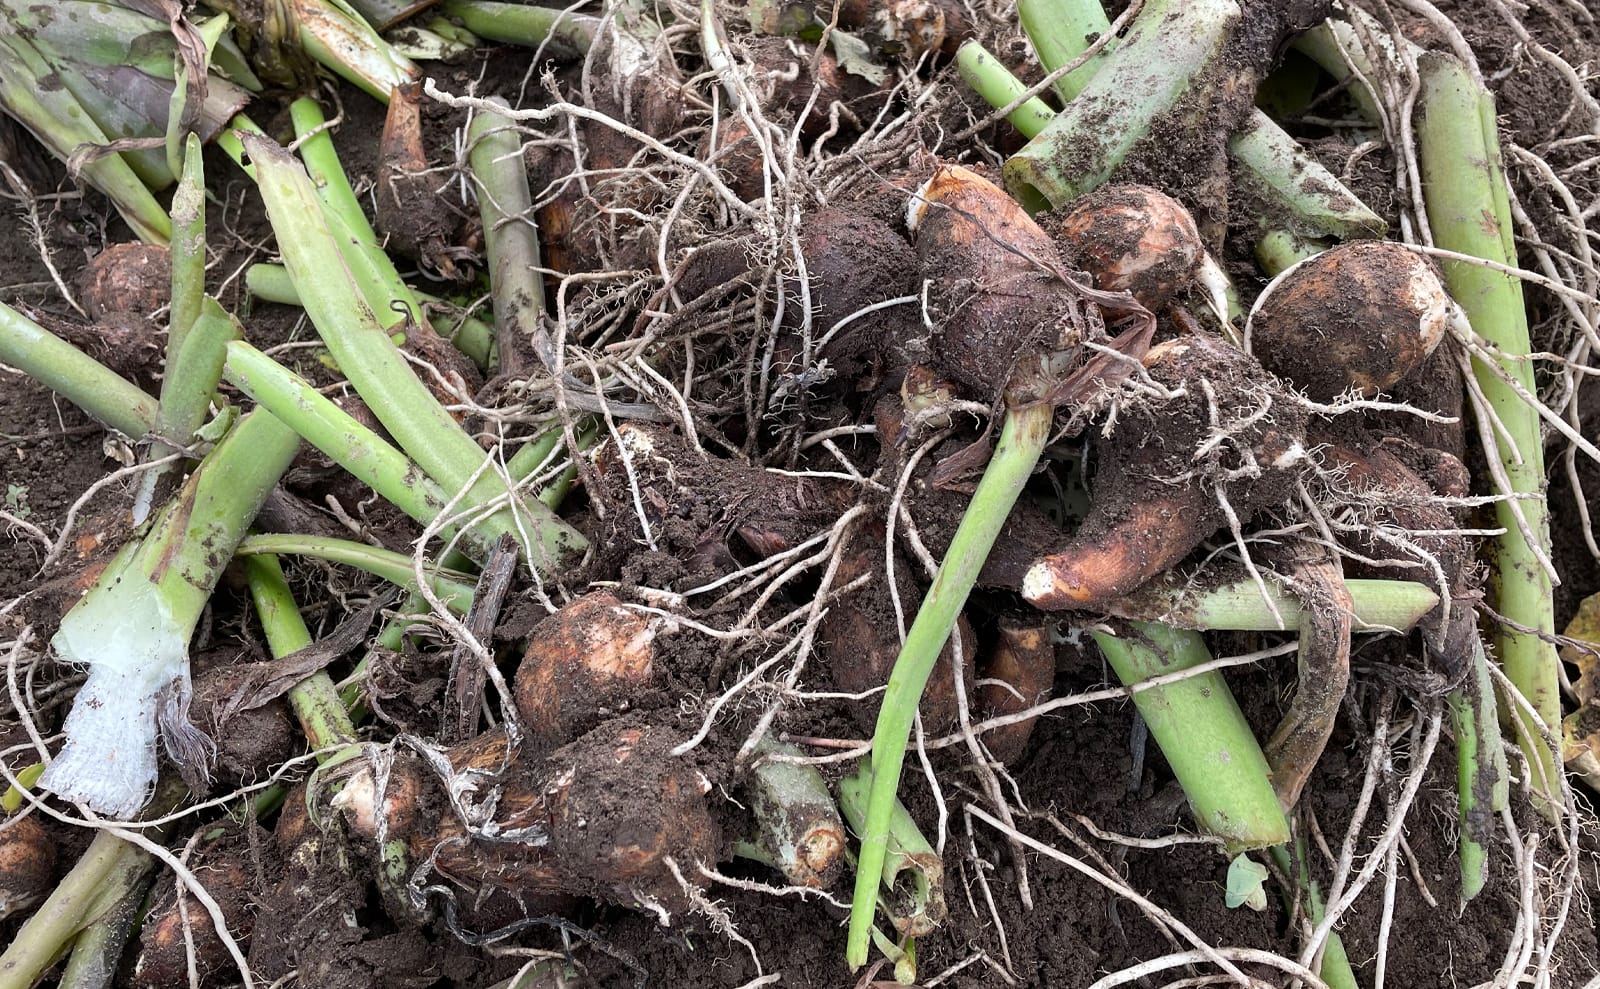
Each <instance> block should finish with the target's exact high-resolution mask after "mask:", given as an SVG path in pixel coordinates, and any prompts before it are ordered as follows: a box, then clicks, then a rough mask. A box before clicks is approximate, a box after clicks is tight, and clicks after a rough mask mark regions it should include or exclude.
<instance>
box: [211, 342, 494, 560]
mask: <svg viewBox="0 0 1600 989" xmlns="http://www.w3.org/2000/svg"><path fill="white" fill-rule="evenodd" d="M226 374H227V378H228V382H229V383H230V384H232V385H233V386H234V387H236V388H238V389H240V390H241V391H243V392H244V393H245V394H246V395H249V396H250V397H251V398H252V399H254V400H255V401H256V402H258V403H259V404H260V405H261V406H262V407H263V408H266V409H267V410H268V411H270V412H271V413H272V414H273V415H275V416H277V417H278V418H279V419H280V420H282V421H283V422H285V423H287V424H288V425H289V427H290V428H292V429H293V430H294V431H295V432H297V433H299V434H300V436H302V437H303V438H304V439H305V441H306V442H308V443H310V444H311V445H312V446H314V447H316V448H317V449H318V450H321V451H322V452H323V453H324V454H326V455H327V456H328V457H329V458H331V459H332V460H333V462H334V463H336V464H338V465H339V466H340V467H343V468H344V469H345V470H347V471H349V472H350V474H351V476H353V477H355V478H356V480H358V481H360V482H361V483H362V484H365V485H366V486H367V487H369V488H371V489H372V490H374V491H376V492H377V493H378V494H379V495H380V496H381V497H383V498H384V499H385V500H386V501H388V502H389V503H390V504H392V505H394V506H395V507H396V508H398V509H400V510H401V511H402V512H405V513H406V514H407V515H409V516H410V517H411V518H413V519H416V520H417V521H418V522H421V523H423V524H424V525H426V524H428V523H430V522H432V521H433V520H434V519H436V518H438V517H439V514H440V513H441V512H443V511H444V509H445V506H446V505H448V504H449V502H450V495H449V493H448V492H446V491H445V490H444V489H443V488H441V487H439V485H438V484H436V483H434V481H433V479H432V478H430V477H428V476H427V475H426V474H424V473H423V472H422V470H421V469H420V468H418V467H417V465H416V464H414V463H412V462H411V460H409V459H408V458H407V457H406V455H405V454H403V453H401V452H400V451H399V450H396V449H395V448H394V447H392V446H390V445H389V443H388V442H387V441H385V440H384V439H383V437H381V436H379V435H378V434H377V433H375V432H373V431H372V430H370V429H368V428H367V427H365V426H363V425H361V423H359V422H357V421H356V420H355V419H354V418H352V417H351V416H350V414H349V413H348V412H345V411H344V410H343V409H341V408H339V407H338V406H337V405H335V404H334V403H333V402H332V401H331V400H330V399H328V398H326V397H325V396H323V395H322V393H320V392H318V391H317V390H316V388H314V387H312V385H311V384H310V383H309V382H307V381H305V380H304V379H303V378H301V377H300V376H298V375H296V374H295V373H294V372H292V371H290V370H289V369H288V368H285V367H283V366H282V365H280V364H278V363H277V362H276V361H274V360H273V359H272V358H270V357H268V356H267V355H265V354H263V353H262V352H261V351H259V350H257V349H255V348H254V347H252V346H250V345H249V344H248V343H245V342H243V341H238V342H235V343H232V344H229V346H228V363H227V368H226ZM512 476H516V475H512ZM511 522H512V520H511V519H510V517H509V515H508V514H506V513H503V512H502V513H500V514H497V515H495V516H493V517H491V518H488V519H485V520H484V521H483V522H481V523H479V524H478V525H475V526H473V527H472V528H471V529H469V530H467V531H466V532H465V533H463V534H462V538H461V542H462V544H463V548H464V551H465V552H466V554H467V555H468V556H469V557H471V558H473V559H475V560H478V561H480V562H481V561H483V560H486V559H488V556H489V552H490V550H492V549H493V548H494V544H495V542H496V540H498V539H499V537H500V535H501V533H510V534H511V535H513V536H515V535H516V531H515V529H514V528H511V527H510V524H511ZM455 530H456V527H455V526H450V527H447V528H445V529H443V530H441V532H440V536H441V538H443V539H446V540H448V539H450V537H451V535H452V534H453V533H454V532H455Z"/></svg>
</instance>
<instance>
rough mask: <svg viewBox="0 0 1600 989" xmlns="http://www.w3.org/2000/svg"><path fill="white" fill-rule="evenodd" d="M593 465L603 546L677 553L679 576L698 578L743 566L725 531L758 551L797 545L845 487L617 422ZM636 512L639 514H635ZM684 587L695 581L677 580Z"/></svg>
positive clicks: (825, 522) (823, 520)
mask: <svg viewBox="0 0 1600 989" xmlns="http://www.w3.org/2000/svg"><path fill="white" fill-rule="evenodd" d="M617 433H618V436H619V437H620V443H619V442H618V441H617V440H616V439H613V440H611V441H609V442H606V443H604V444H602V445H601V446H600V447H598V448H597V449H596V450H595V452H594V454H593V459H594V465H595V467H596V469H597V471H598V473H599V481H600V490H599V491H598V492H592V493H593V494H597V495H598V496H600V497H603V498H605V499H606V504H607V505H608V506H609V508H608V511H607V514H606V524H607V530H606V531H605V532H604V534H603V537H602V538H601V539H598V540H595V542H596V545H597V546H603V547H604V550H603V552H605V553H607V554H616V555H618V557H619V558H621V557H622V554H626V555H627V556H632V555H634V554H635V553H636V552H637V547H640V546H648V545H653V546H654V548H655V549H656V550H657V551H659V552H662V553H667V554H670V555H671V556H673V557H675V558H676V559H677V560H679V561H681V562H682V564H683V565H684V567H685V569H686V571H687V572H686V573H685V574H684V575H683V576H682V579H683V580H694V581H702V580H705V579H709V578H714V577H718V576H722V575H723V574H726V573H731V572H732V571H734V570H737V569H739V567H740V566H741V564H740V562H739V560H738V559H737V558H736V556H735V547H734V545H733V544H732V542H731V539H732V537H734V536H738V538H739V543H740V545H742V547H743V548H745V549H748V550H750V551H752V552H754V553H755V554H756V555H757V556H765V555H770V554H771V553H775V552H779V551H781V550H783V549H785V548H787V547H789V546H796V545H799V544H800V543H802V542H804V541H805V540H807V539H809V538H810V537H811V536H813V535H815V534H816V533H817V532H818V531H820V530H822V529H825V528H827V527H828V526H829V525H831V524H832V522H833V520H834V519H836V518H838V516H839V512H840V511H842V510H843V508H844V507H845V505H847V504H848V501H842V499H848V498H851V497H853V492H852V491H849V490H847V489H845V488H844V487H843V486H842V485H833V484H829V483H825V482H821V481H818V480H817V479H815V478H795V477H787V476H784V475H780V474H775V473H771V472H769V471H766V470H762V469H760V468H757V467H751V466H746V465H743V464H738V463H735V462H733V461H730V460H723V459H721V458H718V457H713V456H711V455H709V454H706V453H700V452H697V451H695V450H694V449H693V448H692V447H690V446H689V445H688V444H687V443H686V442H685V441H684V440H683V439H682V438H681V437H679V436H678V435H676V434H675V433H671V432H669V431H667V430H666V429H664V428H658V427H652V426H645V425H642V424H632V423H630V424H624V425H621V426H619V427H617ZM641 515H642V518H641ZM684 586H694V585H693V584H685V585H684Z"/></svg>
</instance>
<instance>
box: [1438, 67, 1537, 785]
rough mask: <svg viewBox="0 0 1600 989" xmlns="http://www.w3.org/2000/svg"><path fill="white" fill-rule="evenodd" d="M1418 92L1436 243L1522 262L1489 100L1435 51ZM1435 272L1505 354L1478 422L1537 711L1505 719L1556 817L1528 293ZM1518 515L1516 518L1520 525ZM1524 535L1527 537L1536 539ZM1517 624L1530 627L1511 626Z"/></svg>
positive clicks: (1478, 269) (1473, 269) (1498, 276)
mask: <svg viewBox="0 0 1600 989" xmlns="http://www.w3.org/2000/svg"><path fill="white" fill-rule="evenodd" d="M1418 70H1419V73H1420V75H1421V82H1422V88H1421V93H1420V95H1419V98H1418V101H1417V106H1418V111H1419V116H1420V119H1419V120H1418V122H1417V128H1416V133H1417V138H1418V161H1419V164H1420V166H1421V170H1422V182H1423V194H1424V198H1425V201H1426V202H1425V205H1426V207H1427V213H1428V223H1429V226H1430V227H1431V228H1432V231H1433V237H1434V243H1435V244H1436V245H1437V246H1438V247H1441V248H1445V249H1447V250H1450V251H1455V252H1457V253H1459V254H1465V255H1470V256H1472V257H1476V258H1483V259H1485V260H1489V261H1493V262H1496V263H1498V264H1501V265H1510V266H1515V265H1516V263H1517V254H1516V248H1515V245H1514V244H1513V243H1512V235H1511V230H1512V226H1511V208H1510V202H1509V196H1508V193H1507V190H1506V181H1505V176H1504V175H1503V174H1502V173H1501V157H1500V141H1499V137H1498V132H1497V130H1496V125H1495V115H1494V100H1493V97H1491V96H1490V94H1489V93H1487V92H1486V91H1484V90H1483V89H1482V87H1481V86H1480V85H1479V84H1478V83H1477V82H1476V81H1475V80H1474V79H1473V78H1472V76H1471V74H1470V73H1469V72H1468V70H1467V68H1466V66H1465V65H1463V64H1462V63H1461V62H1460V61H1459V60H1458V59H1456V58H1455V57H1454V56H1451V55H1443V54H1437V53H1428V54H1425V55H1423V56H1422V57H1421V58H1420V59H1419V61H1418ZM1440 268H1441V270H1442V271H1443V273H1444V276H1445V283H1446V285H1447V286H1448V287H1449V289H1450V295H1451V296H1452V297H1453V298H1454V299H1455V301H1456V302H1457V303H1458V304H1459V305H1460V306H1461V308H1462V309H1463V310H1464V311H1465V312H1466V314H1467V318H1468V320H1469V321H1470V322H1471V324H1472V328H1473V329H1474V330H1475V331H1476V332H1477V333H1478V334H1479V335H1480V336H1481V337H1483V338H1484V339H1485V340H1487V341H1489V343H1491V344H1492V345H1493V346H1494V347H1495V348H1497V349H1498V351H1499V353H1500V354H1501V355H1502V356H1500V357H1499V358H1497V359H1495V361H1494V365H1495V366H1491V365H1490V364H1489V363H1486V362H1485V361H1484V359H1483V358H1480V357H1476V356H1475V357H1472V358H1471V361H1472V373H1473V377H1474V378H1475V379H1476V380H1477V384H1478V386H1479V388H1481V389H1482V392H1483V395H1484V397H1485V398H1486V399H1487V400H1488V403H1489V406H1490V408H1491V409H1492V410H1493V412H1494V414H1495V415H1496V416H1497V417H1498V419H1499V422H1500V424H1501V426H1502V427H1503V432H1502V431H1501V429H1500V428H1497V427H1495V426H1493V425H1491V424H1487V423H1481V424H1480V428H1479V431H1480V434H1481V435H1484V436H1486V437H1488V439H1486V440H1485V446H1486V447H1487V446H1489V445H1490V444H1492V445H1493V447H1494V448H1493V449H1486V450H1485V453H1486V454H1487V455H1488V456H1490V457H1495V458H1498V460H1499V461H1500V464H1501V465H1502V466H1503V467H1504V470H1505V474H1506V476H1507V478H1508V479H1509V481H1510V487H1511V490H1509V491H1506V492H1502V494H1504V495H1506V496H1507V498H1506V499H1505V500H1502V501H1500V502H1499V503H1498V504H1497V505H1496V507H1495V515H1496V520H1497V521H1498V523H1499V524H1500V525H1501V526H1502V527H1504V529H1505V534H1504V535H1503V536H1500V537H1498V538H1497V539H1496V540H1495V544H1494V565H1493V568H1492V571H1491V576H1490V588H1491V592H1492V594H1493V597H1494V602H1495V608H1496V610H1497V611H1498V612H1499V613H1500V614H1501V615H1503V616H1505V618H1506V619H1507V623H1506V624H1503V625H1500V626H1498V627H1497V629H1496V632H1495V643H1496V647H1497V654H1498V656H1497V658H1498V659H1499V661H1500V664H1501V666H1503V667H1504V669H1505V672H1506V676H1507V677H1508V678H1509V679H1510V680H1511V682H1512V683H1513V684H1515V685H1516V687H1517V689H1518V690H1519V691H1521V692H1522V695H1523V696H1524V697H1525V698H1527V700H1528V703H1529V704H1530V705H1531V707H1532V708H1533V711H1534V712H1535V713H1536V714H1537V717H1538V720H1539V722H1541V723H1540V724H1534V723H1533V722H1532V721H1531V720H1530V716H1529V715H1528V714H1527V713H1525V712H1524V711H1523V710H1522V709H1521V708H1519V707H1515V706H1511V708H1510V715H1509V717H1510V721H1511V723H1513V724H1515V725H1516V728H1517V742H1518V744H1519V745H1520V746H1521V748H1522V752H1523V754H1524V756H1526V758H1527V760H1528V764H1529V766H1530V780H1529V782H1530V784H1531V785H1532V788H1533V792H1534V796H1535V801H1536V803H1537V805H1538V806H1539V807H1540V808H1541V810H1542V811H1543V812H1544V813H1545V814H1546V815H1551V814H1557V813H1559V808H1560V806H1561V798H1560V780H1559V778H1558V774H1559V773H1560V772H1561V765H1560V762H1559V761H1558V759H1557V758H1556V753H1555V752H1554V750H1553V749H1552V748H1551V746H1550V745H1549V744H1548V743H1547V742H1546V741H1545V733H1547V732H1551V733H1554V732H1559V730H1560V724H1561V694H1560V682H1559V659H1558V657H1557V655H1556V649H1555V646H1554V645H1552V644H1551V636H1553V635H1554V633H1555V603H1554V596H1553V594H1552V586H1551V580H1550V575H1549V574H1548V572H1547V571H1546V570H1545V568H1544V566H1543V564H1542V562H1541V560H1548V559H1549V558H1550V556H1549V554H1550V527H1549V515H1548V511H1549V509H1548V505H1547V503H1546V501H1545V496H1544V491H1545V468H1544V444H1543V439H1542V437H1541V436H1540V430H1539V415H1538V413H1537V411H1536V410H1535V409H1534V408H1533V407H1532V406H1530V405H1529V404H1528V403H1527V402H1525V401H1524V400H1523V398H1522V397H1521V396H1520V395H1519V394H1517V390H1516V389H1514V388H1513V387H1512V386H1511V385H1510V384H1508V383H1507V382H1506V381H1505V380H1503V379H1502V377H1501V376H1502V375H1505V376H1507V377H1509V378H1510V379H1512V380H1513V381H1516V382H1517V383H1519V384H1520V385H1521V388H1522V390H1523V391H1524V392H1525V393H1526V394H1529V395H1534V394H1537V390H1536V386H1535V383H1534V376H1533V364H1532V361H1531V360H1530V358H1529V357H1528V355H1529V353H1530V352H1531V349H1532V348H1531V345H1530V341H1529V334H1528V320H1527V310H1526V308H1525V307H1524V304H1523V298H1522V286H1521V284H1520V283H1519V282H1518V281H1517V280H1516V279H1515V278H1513V277H1511V276H1510V275H1506V274H1502V273H1500V272H1499V271H1494V270H1491V269H1488V268H1485V267H1482V266H1480V265H1474V264H1469V263H1466V262H1460V261H1448V260H1447V261H1444V262H1442V263H1441V264H1440ZM1519 515H1520V518H1519ZM1524 523H1525V524H1526V532H1528V533H1530V534H1531V536H1532V540H1533V541H1532V542H1530V541H1529V538H1528V536H1527V535H1525V534H1524V532H1525V530H1524V528H1523V524H1524ZM1514 626H1521V627H1523V628H1527V629H1529V630H1530V631H1529V632H1520V631H1516V630H1515V628H1514Z"/></svg>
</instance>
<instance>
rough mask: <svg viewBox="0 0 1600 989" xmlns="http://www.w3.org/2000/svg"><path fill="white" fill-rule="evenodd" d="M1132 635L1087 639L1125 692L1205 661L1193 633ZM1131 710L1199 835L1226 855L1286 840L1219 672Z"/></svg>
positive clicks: (1268, 777) (1257, 751) (1138, 630)
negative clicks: (1179, 790)
mask: <svg viewBox="0 0 1600 989" xmlns="http://www.w3.org/2000/svg"><path fill="white" fill-rule="evenodd" d="M1133 631H1134V633H1135V636H1137V637H1133V636H1130V637H1126V638H1124V637H1118V636H1113V635H1108V634H1106V633H1104V632H1095V633H1094V640H1095V642H1096V643H1097V644H1098V645H1099V646H1100V651H1101V653H1103V654H1104V655H1105V657H1106V660H1107V662H1109V663H1110V664H1111V668H1112V669H1113V670H1115V671H1116V673H1117V677H1118V678H1119V679H1120V680H1121V681H1122V682H1123V684H1124V685H1125V686H1128V687H1134V686H1136V685H1138V684H1139V683H1141V682H1143V681H1145V680H1149V679H1150V678H1152V677H1157V676H1163V675H1166V674H1170V673H1178V672H1181V671H1183V670H1187V669H1192V668H1193V667H1196V666H1199V665H1201V664H1202V663H1207V662H1209V661H1210V660H1211V653H1210V652H1209V651H1208V650H1207V649H1206V645H1205V641H1204V640H1203V639H1202V638H1201V637H1200V633H1198V632H1191V631H1183V630H1179V629H1175V628H1171V627H1169V626H1166V625H1159V624H1154V623H1142V622H1136V623H1134V625H1133ZM1141 640H1142V641H1141ZM1133 703H1134V706H1135V707H1137V708H1138V709H1139V715H1140V716H1141V717H1142V718H1144V721H1145V724H1146V725H1148V726H1149V729H1150V735H1151V737H1152V738H1154V739H1155V740H1156V744H1157V745H1159V746H1161V753H1162V755H1164V756H1166V758H1167V764H1168V765H1169V766H1171V767H1172V774H1173V776H1175V777H1177V780H1178V783H1179V785H1180V786H1182V787H1183V792H1184V794H1185V795H1186V796H1188V798H1189V807H1190V809H1191V810H1193V812H1194V816H1195V820H1196V822H1197V823H1198V824H1199V825H1200V829H1201V830H1202V831H1205V832H1206V833H1207V834H1212V835H1215V836H1217V837H1218V838H1221V839H1222V840H1223V842H1224V843H1225V844H1226V845H1227V847H1228V849H1229V854H1230V855H1231V854H1235V853H1237V852H1241V851H1247V850H1249V849H1252V848H1267V847H1270V846H1272V845H1281V844H1283V843H1284V842H1285V841H1288V840H1289V822H1288V821H1287V820H1286V819H1285V818H1284V816H1283V809H1282V808H1281V807H1280V806H1279V805H1278V795H1277V793H1276V792H1275V791H1274V790H1273V787H1272V774H1271V771H1270V770H1269V769H1268V767H1267V757H1266V756H1265V755H1264V754H1263V753H1262V751H1261V745H1260V744H1259V743H1258V742H1257V741H1256V737H1255V735H1254V733H1252V732H1251V730H1250V724H1249V722H1247V721H1245V718H1244V713H1243V712H1241V711H1240V710H1239V705H1238V704H1237V703H1236V702H1235V701H1234V699H1233V693H1232V692H1231V691H1230V690H1229V689H1228V682H1227V680H1225V679H1224V678H1223V676H1222V674H1221V673H1219V672H1217V671H1215V670H1213V671H1211V672H1209V673H1202V674H1200V675H1198V676H1192V677H1189V678H1187V679H1184V680H1180V681H1177V682H1176V683H1169V684H1165V685H1163V686H1160V687H1151V688H1149V689H1147V690H1140V691H1137V692H1136V693H1134V695H1133Z"/></svg>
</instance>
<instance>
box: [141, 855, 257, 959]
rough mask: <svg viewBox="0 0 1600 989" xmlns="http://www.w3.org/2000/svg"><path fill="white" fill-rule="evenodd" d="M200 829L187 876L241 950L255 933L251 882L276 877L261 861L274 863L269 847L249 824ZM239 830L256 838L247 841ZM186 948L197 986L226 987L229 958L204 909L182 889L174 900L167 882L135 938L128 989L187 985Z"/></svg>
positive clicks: (172, 888) (174, 889) (159, 887)
mask: <svg viewBox="0 0 1600 989" xmlns="http://www.w3.org/2000/svg"><path fill="white" fill-rule="evenodd" d="M206 828H207V831H206V834H205V836H204V837H202V838H201V839H200V841H199V843H198V844H197V845H196V846H195V848H194V851H193V853H192V854H191V855H190V856H189V859H188V866H189V870H190V871H191V872H192V873H194V875H195V878H197V879H198V880H199V881H200V883H201V884H202V885H203V886H204V887H205V889H206V892H207V893H209V894H210V895H211V898H212V899H213V900H215V901H216V903H217V906H218V908H219V909H221V911H222V915H223V916H224V917H226V918H227V921H228V932H229V933H230V934H231V935H232V936H233V938H234V939H235V940H236V941H238V942H240V943H241V944H247V943H248V941H249V938H250V934H251V931H252V930H254V928H255V906H254V904H253V903H252V894H253V892H254V888H255V880H256V877H257V876H258V875H270V874H273V873H276V872H277V868H276V863H275V862H273V861H270V860H266V861H264V860H263V858H262V856H270V857H271V858H273V859H275V858H276V856H275V855H273V854H272V843H271V842H269V841H267V840H266V836H265V835H264V834H261V833H259V829H256V828H255V825H254V824H249V825H245V826H244V827H241V826H239V825H235V824H231V823H229V824H216V825H207V826H206ZM244 828H249V829H252V830H256V831H258V833H257V834H256V835H254V836H252V835H250V834H247V833H246V831H245V830H244ZM258 867H259V871H258ZM180 895H181V897H182V906H181V907H180V906H179V898H180ZM185 915H187V921H186V920H185ZM186 927H187V931H186V930H185V928H186ZM191 943H192V944H193V947H194V955H193V959H194V961H193V964H194V971H195V972H196V973H197V975H198V977H199V984H200V985H201V986H203V987H206V989H214V987H217V986H222V985H225V984H227V983H228V982H230V981H232V977H233V976H234V975H235V974H236V973H235V971H234V967H233V965H234V963H233V956H232V955H231V954H230V953H229V952H228V947H227V945H226V944H224V943H223V941H222V938H221V937H219V936H218V935H217V931H216V927H215V925H214V924H213V923H212V920H211V915H210V914H209V913H207V912H206V908H205V907H204V906H203V905H202V904H201V903H200V901H199V900H198V899H196V898H195V896H194V894H193V893H191V892H189V891H188V889H185V890H184V891H183V893H182V894H179V892H178V890H177V887H176V886H175V884H173V883H172V882H171V881H170V880H168V881H164V882H161V883H158V884H157V886H156V895H155V899H154V902H153V903H152V904H151V906H150V913H149V916H148V917H147V918H146V919H145V923H144V927H143V929H141V930H140V932H139V954H138V958H137V960H136V961H135V962H134V966H133V984H134V985H136V986H140V987H148V989H166V987H168V986H183V985H191V984H192V983H191V982H190V977H189V974H188V973H189V965H190V954H189V946H190V944H191Z"/></svg>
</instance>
